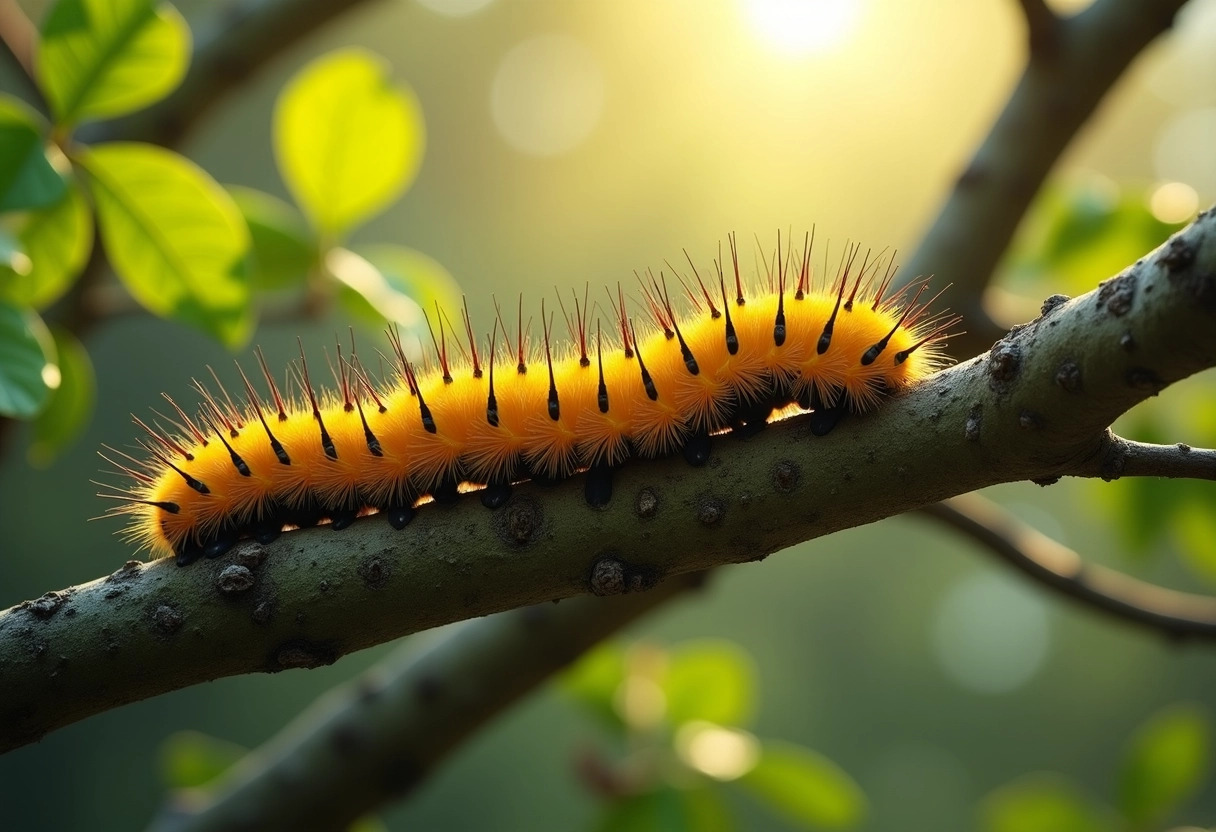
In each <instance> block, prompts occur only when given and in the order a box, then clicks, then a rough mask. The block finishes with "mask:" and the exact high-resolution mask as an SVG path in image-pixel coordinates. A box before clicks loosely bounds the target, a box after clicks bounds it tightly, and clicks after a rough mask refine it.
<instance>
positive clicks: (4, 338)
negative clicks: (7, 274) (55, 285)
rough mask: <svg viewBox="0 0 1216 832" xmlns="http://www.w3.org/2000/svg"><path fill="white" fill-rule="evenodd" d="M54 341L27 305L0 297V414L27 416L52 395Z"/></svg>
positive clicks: (20, 417) (17, 416) (24, 417)
mask: <svg viewBox="0 0 1216 832" xmlns="http://www.w3.org/2000/svg"><path fill="white" fill-rule="evenodd" d="M54 358H55V344H54V342H53V341H52V340H51V336H50V333H48V332H47V330H46V325H45V324H43V323H42V319H41V318H39V317H38V315H37V314H36V313H35V312H33V311H32V310H30V309H23V308H21V307H19V306H13V305H12V304H10V303H5V302H4V301H0V416H12V417H13V418H16V419H28V418H29V417H31V416H33V415H34V414H36V413H37V412H38V411H40V410H41V409H42V408H43V407H44V406H45V405H46V402H47V399H49V398H50V396H51V388H52V387H53V386H54V385H55V384H56V382H57V378H56V376H55V369H54Z"/></svg>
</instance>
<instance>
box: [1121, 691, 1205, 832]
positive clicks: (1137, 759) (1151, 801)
mask: <svg viewBox="0 0 1216 832" xmlns="http://www.w3.org/2000/svg"><path fill="white" fill-rule="evenodd" d="M1211 733H1212V729H1211V724H1210V722H1209V720H1208V717H1207V715H1206V714H1205V713H1204V712H1203V711H1202V710H1201V709H1200V708H1199V707H1197V706H1195V705H1174V706H1172V707H1169V708H1166V709H1164V710H1162V711H1159V712H1158V713H1156V714H1154V715H1153V716H1152V718H1150V719H1149V721H1148V722H1146V723H1145V724H1144V725H1143V726H1141V727H1140V729H1139V730H1138V731H1137V732H1136V734H1135V736H1133V737H1132V740H1131V744H1130V746H1129V747H1128V750H1127V753H1126V756H1125V757H1124V760H1123V767H1122V770H1121V772H1120V776H1119V808H1120V810H1121V811H1122V812H1123V814H1124V815H1125V816H1126V817H1127V818H1128V820H1130V821H1132V823H1133V824H1136V825H1141V826H1148V825H1151V824H1155V823H1159V822H1161V821H1163V820H1165V818H1166V817H1167V816H1169V814H1170V813H1171V812H1173V811H1174V810H1175V809H1176V808H1178V806H1179V805H1180V804H1181V803H1182V801H1184V800H1186V799H1187V798H1188V797H1190V796H1191V795H1193V794H1194V793H1195V791H1196V790H1197V789H1198V788H1199V786H1200V785H1201V784H1202V783H1203V782H1204V776H1205V774H1206V772H1207V768H1208V765H1209V757H1210V756H1211V748H1210V746H1211V742H1212V738H1211Z"/></svg>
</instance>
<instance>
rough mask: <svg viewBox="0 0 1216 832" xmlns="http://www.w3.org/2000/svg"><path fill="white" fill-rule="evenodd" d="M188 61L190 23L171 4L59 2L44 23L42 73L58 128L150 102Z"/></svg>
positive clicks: (89, 0) (90, 0)
mask: <svg viewBox="0 0 1216 832" xmlns="http://www.w3.org/2000/svg"><path fill="white" fill-rule="evenodd" d="M189 63H190V28H189V27H188V26H187V25H186V21H185V20H184V19H182V16H181V15H180V14H178V12H177V10H176V9H174V8H173V6H171V5H169V4H168V3H155V2H152V0H59V2H58V3H56V4H55V6H54V8H52V9H51V12H50V14H48V15H47V18H46V20H45V21H44V22H43V24H42V42H41V45H40V46H39V50H38V76H39V80H40V81H41V86H42V90H43V92H44V93H45V94H46V97H47V100H48V101H49V102H50V105H51V110H52V112H53V113H54V115H55V121H56V122H57V123H58V124H60V125H65V126H69V125H72V124H75V123H77V122H79V121H83V120H85V119H90V118H110V117H113V116H119V115H123V114H124V113H129V112H131V111H133V110H138V109H140V108H141V107H145V106H147V105H148V104H151V103H152V102H154V101H157V100H159V99H160V98H163V97H164V96H165V95H167V94H168V93H169V92H170V91H171V90H173V89H174V88H175V87H176V86H177V85H178V84H179V83H181V80H182V76H183V75H185V73H186V67H187V66H188V65H189Z"/></svg>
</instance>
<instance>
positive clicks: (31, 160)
mask: <svg viewBox="0 0 1216 832" xmlns="http://www.w3.org/2000/svg"><path fill="white" fill-rule="evenodd" d="M45 132H46V131H45V125H44V124H42V123H41V119H40V118H39V117H38V115H37V114H36V113H35V112H34V111H33V110H31V109H30V108H29V107H27V106H26V105H25V104H23V103H22V102H20V101H18V100H17V99H15V98H9V97H8V96H0V214H2V213H4V212H6V211H24V210H27V209H31V208H41V207H43V206H45V205H51V204H53V203H55V202H58V201H59V200H60V199H62V198H63V191H64V182H63V177H62V176H61V175H60V173H59V171H57V170H56V169H55V166H54V165H53V164H51V161H50V160H49V159H48V158H47V149H46V138H45V136H44V133H45ZM60 155H62V154H60Z"/></svg>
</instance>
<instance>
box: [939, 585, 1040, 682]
mask: <svg viewBox="0 0 1216 832" xmlns="http://www.w3.org/2000/svg"><path fill="white" fill-rule="evenodd" d="M1049 642H1050V630H1049V627H1048V621H1047V607H1046V605H1045V604H1044V603H1043V601H1042V600H1041V599H1040V598H1039V597H1038V595H1035V594H1034V593H1033V592H1032V591H1031V590H1030V589H1028V588H1027V587H1024V586H1022V585H1020V584H1017V583H1015V582H1013V581H1012V580H1010V579H1008V578H1006V577H1005V576H1003V575H987V574H985V575H976V576H973V577H969V578H964V579H963V580H961V581H959V582H958V583H957V584H955V585H954V587H952V588H951V589H950V591H949V592H948V593H947V594H946V597H945V599H944V600H943V601H942V604H941V606H940V607H939V608H938V613H937V620H936V621H935V622H934V624H933V647H934V652H935V653H936V654H937V659H938V661H939V662H940V663H941V665H942V669H943V670H945V672H946V675H947V676H949V677H950V678H951V679H952V680H953V681H954V682H956V683H957V684H958V685H959V686H960V687H963V688H966V689H967V690H972V691H975V692H977V693H1008V692H1010V691H1013V690H1016V689H1018V688H1020V687H1021V686H1022V685H1024V684H1026V683H1027V682H1028V681H1030V679H1031V678H1032V677H1033V676H1034V674H1035V673H1036V672H1037V671H1038V670H1039V668H1041V667H1042V665H1043V660H1044V659H1045V658H1046V657H1047V648H1048V645H1049Z"/></svg>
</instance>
